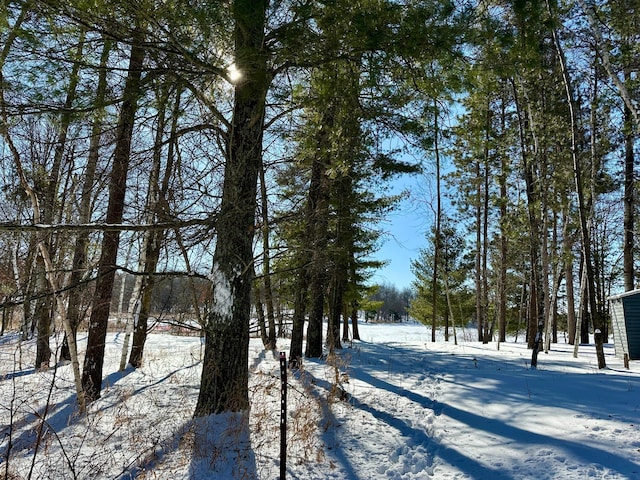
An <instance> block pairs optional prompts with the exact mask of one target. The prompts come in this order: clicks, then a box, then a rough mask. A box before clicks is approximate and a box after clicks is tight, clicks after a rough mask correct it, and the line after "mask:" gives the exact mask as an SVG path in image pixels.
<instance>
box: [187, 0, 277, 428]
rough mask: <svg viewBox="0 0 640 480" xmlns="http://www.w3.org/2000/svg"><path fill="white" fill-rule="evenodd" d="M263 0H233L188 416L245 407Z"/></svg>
mask: <svg viewBox="0 0 640 480" xmlns="http://www.w3.org/2000/svg"><path fill="white" fill-rule="evenodd" d="M267 5H268V1H267V0H261V1H254V0H235V1H234V2H233V15H234V18H235V21H236V25H235V54H236V59H235V64H236V67H237V69H238V70H239V72H241V74H242V78H241V79H239V81H238V83H237V84H236V86H235V99H234V106H233V117H232V124H231V130H230V132H229V139H228V141H229V146H228V152H227V162H226V165H225V175H224V185H223V191H222V203H221V205H220V213H219V215H218V221H217V224H216V232H217V238H216V248H215V252H214V256H213V271H212V275H211V277H212V282H213V306H212V311H211V314H210V316H209V319H208V322H207V325H206V326H205V352H204V361H203V364H202V379H201V384H200V394H199V396H198V403H197V405H196V409H195V413H194V415H195V416H196V417H202V416H206V415H209V414H213V413H220V412H224V411H239V410H246V409H247V408H248V407H249V391H248V389H249V386H248V378H249V366H248V354H249V316H250V313H251V284H252V281H253V275H252V272H253V268H252V263H253V235H254V229H255V209H256V195H257V187H258V185H257V183H258V174H259V171H260V165H261V162H262V136H263V128H264V113H265V101H266V94H267V90H268V88H269V84H270V76H269V73H268V70H267V61H266V60H267V56H266V52H265V45H264V29H265V22H266V8H267Z"/></svg>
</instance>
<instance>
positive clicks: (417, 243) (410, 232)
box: [371, 173, 433, 289]
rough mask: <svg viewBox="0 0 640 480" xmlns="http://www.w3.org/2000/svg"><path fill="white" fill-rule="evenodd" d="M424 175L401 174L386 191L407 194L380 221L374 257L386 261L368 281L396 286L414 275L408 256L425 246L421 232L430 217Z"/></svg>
mask: <svg viewBox="0 0 640 480" xmlns="http://www.w3.org/2000/svg"><path fill="white" fill-rule="evenodd" d="M426 175H427V177H425V175H405V176H403V177H401V178H399V179H398V180H396V181H395V182H394V184H393V187H392V192H390V193H394V194H395V193H400V192H401V191H402V190H405V189H406V190H407V191H408V192H409V198H407V199H405V200H403V201H402V203H401V204H400V206H399V208H398V209H397V210H395V211H394V212H392V213H391V214H390V215H389V217H388V218H387V220H386V221H385V222H384V223H383V224H382V225H381V228H382V229H383V230H384V231H385V232H387V234H386V235H385V236H384V239H383V242H384V243H383V245H382V247H381V248H380V250H379V251H378V252H376V254H375V255H374V257H375V258H376V259H378V260H386V261H388V262H389V263H388V264H387V266H385V267H383V268H381V269H380V270H378V271H377V272H376V273H375V274H374V276H373V277H372V278H371V282H372V283H376V284H383V283H389V284H392V285H395V286H396V287H398V288H400V289H402V288H405V287H409V286H411V282H412V281H413V278H414V277H413V273H411V268H410V265H411V260H412V259H415V258H417V256H418V251H419V250H420V249H421V248H424V247H425V246H426V240H425V232H426V231H427V230H428V229H429V228H430V225H431V223H432V221H433V213H432V212H431V210H430V206H429V198H431V193H430V192H429V188H428V183H429V182H428V180H427V178H428V175H429V174H428V173H427V174H426Z"/></svg>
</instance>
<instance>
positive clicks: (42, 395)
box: [0, 323, 640, 480]
mask: <svg viewBox="0 0 640 480" xmlns="http://www.w3.org/2000/svg"><path fill="white" fill-rule="evenodd" d="M360 331H361V337H362V341H360V342H354V343H353V344H349V345H345V346H344V347H345V348H344V349H343V350H342V351H341V353H340V355H339V357H338V358H336V359H333V360H332V361H330V362H326V361H319V360H306V361H305V363H304V368H303V371H302V372H299V373H297V374H296V375H293V376H291V375H290V376H289V412H288V424H289V430H288V462H287V475H288V477H287V478H291V479H300V480H303V479H304V480H307V479H309V480H312V479H318V480H320V479H340V480H369V479H438V480H439V479H487V480H493V479H514V480H516V479H517V480H520V479H522V480H525V479H576V480H577V479H589V478H597V479H639V480H640V362H631V368H630V370H626V369H624V368H623V366H622V362H621V361H620V360H618V359H617V358H615V356H614V352H613V347H612V346H607V347H606V359H607V365H608V367H607V369H604V370H598V369H597V361H596V357H595V352H594V349H593V347H592V346H588V345H587V346H580V350H579V355H578V358H574V357H573V347H572V346H569V345H565V344H558V345H552V349H551V351H550V352H549V353H548V354H540V357H539V368H538V369H537V370H532V369H530V367H529V361H530V356H531V352H530V351H529V350H527V348H526V345H524V344H522V343H513V342H507V343H503V344H501V345H500V348H499V350H498V348H497V344H496V343H489V344H487V345H483V344H481V343H478V342H474V341H470V340H466V341H463V340H461V339H459V342H458V343H459V344H458V345H457V346H456V345H453V342H448V343H445V342H442V341H441V342H436V343H432V342H430V341H429V339H430V336H431V335H430V332H429V331H428V330H427V329H426V328H425V327H424V326H422V325H415V324H406V323H405V324H390V325H381V324H364V325H361V327H360ZM121 341H122V339H121V336H119V335H113V336H110V337H109V344H108V345H107V359H108V360H107V364H106V366H105V373H106V374H107V375H108V377H107V379H106V381H105V390H104V393H103V396H102V398H101V399H99V400H98V401H96V402H94V404H92V405H91V407H90V410H91V412H90V414H89V415H87V416H86V417H83V418H78V417H77V416H74V415H73V409H72V405H73V384H72V381H71V374H70V371H69V367H67V366H63V367H59V368H58V369H57V370H54V369H52V370H49V371H47V372H35V371H33V369H30V368H28V367H26V363H27V362H26V361H27V359H29V358H31V357H30V355H31V352H30V349H32V348H33V345H32V344H28V343H27V344H25V343H23V344H22V345H18V343H17V339H16V338H15V337H10V336H5V337H3V338H2V339H1V340H0V368H1V370H0V398H2V399H3V400H2V410H0V429H1V430H0V435H1V436H0V471H1V472H2V474H0V478H4V477H3V476H2V475H4V474H5V471H6V472H9V473H10V476H8V478H9V479H14V478H16V479H17V478H28V476H29V472H30V471H31V478H38V479H41V478H42V479H46V478H52V479H53V478H55V479H66V478H92V479H93V478H100V479H102V478H104V479H107V478H109V479H111V478H115V479H123V480H124V479H132V478H138V479H146V478H160V479H194V480H195V479H200V478H202V479H205V478H216V479H217V478H220V479H225V478H229V479H236V478H237V479H260V480H263V479H264V480H266V479H269V480H274V479H277V478H278V475H279V456H278V453H279V415H280V413H279V407H280V385H279V362H278V355H277V353H276V354H274V353H273V352H265V351H264V349H263V348H262V346H261V342H260V341H259V340H257V339H254V340H252V342H251V347H250V359H249V360H250V371H251V380H250V395H251V402H252V406H251V413H250V416H249V418H248V419H247V418H246V417H244V416H242V415H227V416H218V417H212V418H210V419H206V420H205V421H200V422H194V421H193V419H192V413H193V409H194V407H195V402H196V399H197V392H198V382H199V378H200V368H201V364H200V357H201V354H202V351H201V344H200V340H199V339H197V338H184V337H172V336H169V335H151V336H150V338H149V340H148V342H147V346H146V352H147V357H146V360H145V363H144V366H143V367H142V368H141V369H138V370H135V371H134V370H126V371H125V372H118V371H117V367H118V362H119V356H120V352H119V348H120V347H121ZM278 349H279V350H283V351H288V342H287V341H284V340H283V341H279V343H278ZM48 397H49V403H48V405H49V406H48V407H45V405H46V404H47V402H46V400H47V398H48ZM43 419H44V422H43ZM40 425H44V434H43V435H41V436H40V438H41V441H40V444H39V445H38V448H37V449H36V447H35V445H36V440H37V438H38V428H39V426H40ZM7 456H8V457H9V460H8V463H7Z"/></svg>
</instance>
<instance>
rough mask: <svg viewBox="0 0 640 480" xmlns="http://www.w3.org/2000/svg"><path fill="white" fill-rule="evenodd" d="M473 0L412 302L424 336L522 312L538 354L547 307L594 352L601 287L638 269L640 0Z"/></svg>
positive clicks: (491, 323) (550, 320) (550, 317)
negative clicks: (461, 91) (468, 61)
mask: <svg viewBox="0 0 640 480" xmlns="http://www.w3.org/2000/svg"><path fill="white" fill-rule="evenodd" d="M484 6H485V9H484V10H483V11H482V12H481V13H480V14H479V15H478V16H477V17H476V26H477V28H476V29H475V34H476V35H477V37H476V42H474V44H473V46H470V47H469V48H470V49H472V51H473V58H474V61H473V64H472V65H471V66H470V67H469V68H466V69H465V70H464V71H463V72H462V73H461V77H462V79H463V81H464V82H465V83H466V85H467V87H466V88H465V91H466V92H467V93H466V95H465V96H464V97H463V98H462V99H461V101H460V103H461V109H462V112H463V113H462V114H461V115H460V116H459V118H458V121H457V123H456V125H454V126H451V127H447V128H442V127H441V128H440V129H439V130H438V131H437V133H436V134H437V135H439V138H440V139H441V145H440V149H441V152H442V154H443V155H446V158H447V159H451V166H450V167H449V168H448V169H447V170H448V172H447V173H445V174H444V175H440V173H439V171H440V168H441V166H440V165H439V164H437V165H436V168H435V171H436V180H435V181H436V182H437V184H438V192H440V187H441V186H442V189H443V190H445V192H453V193H452V194H450V195H447V194H446V193H442V194H440V193H438V196H437V201H434V204H435V205H436V206H435V207H434V212H435V215H434V217H435V220H434V222H433V223H434V227H433V229H432V230H431V232H429V235H428V236H427V240H428V244H429V246H428V247H427V248H425V249H424V250H423V251H422V252H421V254H420V256H419V257H418V258H417V259H415V260H414V261H413V267H412V268H413V270H414V273H415V274H416V281H415V286H416V290H417V298H416V300H415V302H414V303H413V304H412V309H411V310H412V313H414V314H415V315H416V316H418V317H419V318H421V320H422V321H423V322H425V323H427V324H429V325H431V326H432V331H433V332H434V333H433V335H434V337H435V328H436V326H437V325H440V324H444V325H446V326H447V327H448V326H451V325H455V322H458V325H461V323H460V322H463V321H464V320H465V319H469V318H472V319H473V320H474V322H475V324H476V325H477V330H478V340H479V341H484V342H487V341H489V339H491V338H492V337H493V335H494V333H496V334H497V335H498V338H499V340H500V341H504V340H505V334H506V331H507V327H508V325H509V324H510V323H511V325H512V326H523V325H525V326H526V328H527V332H526V335H527V339H528V344H529V346H530V347H531V348H533V350H534V352H533V357H532V363H534V364H535V361H536V355H537V352H538V351H539V350H541V349H543V348H545V349H548V348H549V343H550V342H551V341H554V342H556V341H557V338H558V325H559V323H560V324H561V325H563V326H564V328H566V330H567V335H568V342H569V343H571V344H574V343H575V344H576V346H577V344H578V343H580V342H582V343H588V342H589V334H590V332H591V333H592V334H593V335H594V337H595V343H596V348H597V353H598V364H599V366H600V367H601V368H602V367H604V366H605V360H604V354H603V350H602V344H603V342H604V341H605V340H606V338H607V337H608V304H607V296H608V295H610V294H611V292H612V289H620V288H624V289H625V290H632V289H634V288H635V285H637V281H638V274H637V270H636V268H635V256H636V250H637V247H636V245H635V240H634V238H635V237H634V235H635V230H636V228H637V227H636V222H635V218H636V211H637V201H636V184H637V180H636V173H635V161H636V160H635V159H636V156H637V149H638V141H637V138H638V137H637V135H638V132H639V130H640V123H639V122H638V110H637V109H638V66H639V65H640V64H639V63H638V60H639V59H640V57H639V55H640V50H639V49H638V35H639V34H640V30H639V29H638V27H639V26H640V23H639V22H640V12H639V10H638V9H639V7H640V4H639V3H638V2H618V1H602V2H586V1H577V2H554V1H551V0H545V1H541V2H488V3H486V4H484ZM436 121H437V119H436ZM441 122H442V120H441ZM442 123H444V122H442ZM435 158H436V161H437V160H438V156H437V155H435ZM442 199H444V200H447V199H449V201H448V202H447V203H445V204H446V205H451V208H450V209H443V208H442V205H441V200H442ZM460 224H464V225H465V227H464V228H459V225H460ZM460 305H465V308H464V309H461V308H458V307H459V306H460ZM464 310H466V311H464ZM543 340H544V341H543Z"/></svg>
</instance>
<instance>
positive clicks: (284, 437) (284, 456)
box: [280, 352, 287, 480]
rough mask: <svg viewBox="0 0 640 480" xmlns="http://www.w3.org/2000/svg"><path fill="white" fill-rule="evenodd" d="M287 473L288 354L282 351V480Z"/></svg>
mask: <svg viewBox="0 0 640 480" xmlns="http://www.w3.org/2000/svg"><path fill="white" fill-rule="evenodd" d="M286 475H287V354H286V353H285V352H280V480H285V478H286Z"/></svg>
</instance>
